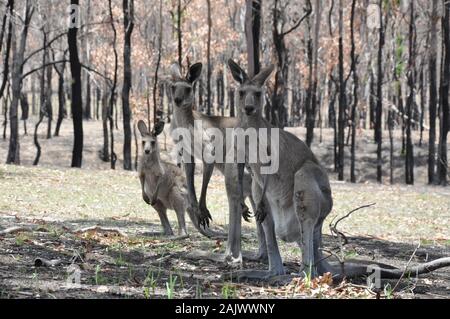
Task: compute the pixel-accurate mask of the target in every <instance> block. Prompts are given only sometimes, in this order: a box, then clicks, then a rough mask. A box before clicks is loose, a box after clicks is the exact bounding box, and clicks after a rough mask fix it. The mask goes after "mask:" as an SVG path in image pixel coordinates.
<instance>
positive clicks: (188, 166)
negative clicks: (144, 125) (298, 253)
mask: <svg viewBox="0 0 450 319" xmlns="http://www.w3.org/2000/svg"><path fill="white" fill-rule="evenodd" d="M201 72H202V64H201V63H196V64H194V65H192V66H191V67H190V68H189V71H188V73H187V75H186V76H185V77H183V76H182V75H181V72H180V68H179V66H178V64H174V65H172V66H171V86H170V90H171V98H172V102H173V103H174V110H173V118H172V122H171V131H172V133H174V131H175V130H176V129H178V128H185V129H189V131H190V140H191V141H193V140H194V133H193V127H194V121H201V122H202V125H203V128H204V129H207V128H217V129H219V130H220V131H221V133H222V134H223V135H222V136H225V135H226V129H227V128H228V129H232V128H234V127H235V126H236V124H237V119H236V118H232V117H223V116H207V115H205V114H202V113H200V112H197V111H194V110H193V103H194V93H193V92H194V90H193V85H194V83H195V81H196V80H197V79H198V78H199V77H200V75H201ZM172 137H173V138H174V140H175V142H176V143H178V142H179V141H180V140H179V137H177V136H174V134H172ZM184 142H186V141H184ZM201 142H202V147H208V146H209V144H210V143H211V141H210V139H209V137H208V136H205V134H203V135H202V136H201ZM191 146H192V145H191ZM192 153H193V154H190V156H191V160H190V161H189V163H184V168H185V173H186V180H187V189H188V198H189V204H190V205H191V208H192V210H193V211H194V213H195V214H196V215H197V216H198V219H199V222H200V224H201V225H202V226H203V227H205V228H207V226H209V220H210V219H212V218H211V214H210V212H209V210H208V208H207V207H206V194H207V188H208V182H209V180H210V178H211V175H212V173H213V170H214V168H217V169H219V171H220V172H221V173H222V174H223V175H224V176H225V185H226V191H227V197H228V203H229V211H230V217H229V218H230V220H229V225H230V227H229V231H228V241H227V251H226V253H225V256H218V257H217V256H216V257H215V256H213V255H212V254H209V255H208V254H206V255H204V256H202V257H205V258H210V259H213V260H216V259H219V260H222V259H223V258H225V259H227V260H228V259H230V258H231V260H233V261H234V262H241V261H242V254H241V242H240V236H241V217H240V215H241V213H242V216H243V217H244V219H246V220H247V221H248V217H249V210H248V208H247V206H246V205H245V203H244V199H245V198H247V197H248V198H249V200H250V203H251V205H252V207H253V210H254V211H255V209H258V207H256V205H255V202H254V200H253V196H252V192H251V176H250V174H244V175H243V177H242V180H243V184H242V187H243V189H242V191H239V190H238V189H237V187H236V186H237V184H238V183H237V181H238V176H237V170H236V168H235V164H234V163H232V164H225V163H216V162H215V163H212V164H209V163H206V162H205V161H203V158H202V154H198V153H196V152H192ZM194 157H195V158H198V159H200V160H202V161H203V181H202V188H201V195H200V202H198V201H197V196H196V193H195V187H194V172H195V161H194ZM240 193H243V194H244V197H243V198H241V197H240V196H239V195H240ZM257 228H258V230H257V234H258V242H259V249H258V253H257V255H256V256H246V258H247V257H248V259H252V260H265V259H266V258H267V248H266V246H265V235H264V232H263V229H262V227H261V226H260V225H259V224H257Z"/></svg>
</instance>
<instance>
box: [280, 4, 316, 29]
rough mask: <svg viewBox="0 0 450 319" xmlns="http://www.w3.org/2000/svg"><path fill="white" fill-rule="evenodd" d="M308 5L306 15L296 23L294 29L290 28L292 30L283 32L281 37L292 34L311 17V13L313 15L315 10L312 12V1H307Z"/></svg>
mask: <svg viewBox="0 0 450 319" xmlns="http://www.w3.org/2000/svg"><path fill="white" fill-rule="evenodd" d="M307 5H308V7H307V8H306V9H305V10H306V13H305V15H304V16H303V17H302V18H301V19H300V20H298V21H297V23H296V24H295V25H294V26H293V27H292V28H290V29H289V30H287V31H286V32H282V33H281V36H282V37H284V36H286V35H288V34H289V33H291V32H292V31H294V30H295V29H297V28H298V27H299V26H300V25H301V24H302V22H303V20H305V19H306V18H307V17H309V16H310V15H311V13H312V11H313V10H312V5H311V1H310V0H308V1H307Z"/></svg>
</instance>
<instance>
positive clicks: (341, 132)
mask: <svg viewBox="0 0 450 319" xmlns="http://www.w3.org/2000/svg"><path fill="white" fill-rule="evenodd" d="M343 24H344V21H343V7H342V0H339V119H338V164H339V166H338V179H339V180H340V181H343V180H344V147H345V145H344V139H345V110H346V108H347V97H346V82H345V80H344V44H343V32H344V30H343V29H344V26H343Z"/></svg>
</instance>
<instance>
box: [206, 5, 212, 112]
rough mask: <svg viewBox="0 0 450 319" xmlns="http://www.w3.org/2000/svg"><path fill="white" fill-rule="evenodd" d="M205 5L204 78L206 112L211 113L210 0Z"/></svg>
mask: <svg viewBox="0 0 450 319" xmlns="http://www.w3.org/2000/svg"><path fill="white" fill-rule="evenodd" d="M206 6H207V8H208V40H207V45H206V52H207V53H206V59H207V68H208V74H207V79H206V95H207V101H206V114H208V115H211V106H212V105H211V104H212V103H211V102H212V101H211V73H212V65H211V27H212V20H211V0H206Z"/></svg>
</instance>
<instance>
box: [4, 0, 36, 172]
mask: <svg viewBox="0 0 450 319" xmlns="http://www.w3.org/2000/svg"><path fill="white" fill-rule="evenodd" d="M33 13H34V9H32V5H31V1H30V0H27V1H26V4H25V15H24V19H23V21H24V26H23V29H22V32H21V38H20V44H19V48H18V50H16V43H15V42H16V41H15V40H14V41H13V49H14V51H15V52H14V57H13V73H12V76H11V77H12V102H11V106H10V110H9V123H10V136H9V148H8V157H7V160H6V164H16V165H19V164H20V142H19V117H18V105H19V99H20V91H21V88H22V73H23V61H24V55H25V49H26V43H27V37H28V29H29V24H30V21H31V18H32V16H33ZM13 32H14V31H13Z"/></svg>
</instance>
